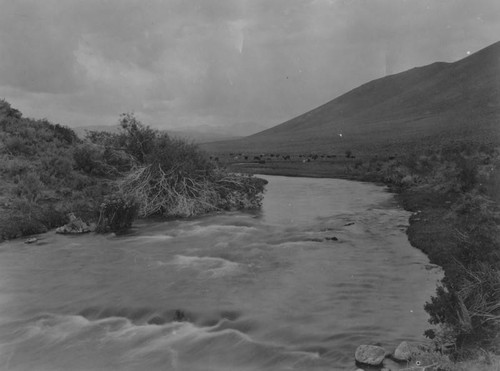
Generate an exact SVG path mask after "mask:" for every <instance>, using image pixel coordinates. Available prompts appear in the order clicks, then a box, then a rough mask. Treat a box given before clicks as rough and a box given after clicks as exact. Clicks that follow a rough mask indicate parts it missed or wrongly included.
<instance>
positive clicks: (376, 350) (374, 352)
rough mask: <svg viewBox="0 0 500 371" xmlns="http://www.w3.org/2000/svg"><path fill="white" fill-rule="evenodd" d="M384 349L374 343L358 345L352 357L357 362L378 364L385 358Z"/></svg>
mask: <svg viewBox="0 0 500 371" xmlns="http://www.w3.org/2000/svg"><path fill="white" fill-rule="evenodd" d="M385 354H386V352H385V349H384V348H382V347H379V346H376V345H360V346H359V347H358V348H357V349H356V353H355V355H354V357H355V358H356V361H357V362H359V363H364V364H366V365H372V366H378V365H380V364H381V363H382V361H383V360H384V358H385Z"/></svg>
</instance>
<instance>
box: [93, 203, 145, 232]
mask: <svg viewBox="0 0 500 371" xmlns="http://www.w3.org/2000/svg"><path fill="white" fill-rule="evenodd" d="M138 209H139V208H138V204H137V202H136V201H135V199H133V198H130V197H127V196H124V195H120V194H118V195H113V196H109V197H106V198H105V200H104V202H103V203H102V204H101V206H100V210H99V219H98V221H97V226H96V232H98V233H106V232H123V231H125V230H127V229H128V228H130V227H131V226H132V222H133V221H134V219H135V218H136V217H137V212H138Z"/></svg>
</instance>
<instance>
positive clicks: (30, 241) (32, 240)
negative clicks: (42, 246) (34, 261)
mask: <svg viewBox="0 0 500 371" xmlns="http://www.w3.org/2000/svg"><path fill="white" fill-rule="evenodd" d="M37 241H38V238H36V237H31V238H28V239H27V240H26V241H24V243H27V244H31V243H35V242H37Z"/></svg>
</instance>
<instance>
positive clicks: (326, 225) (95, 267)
mask: <svg viewBox="0 0 500 371" xmlns="http://www.w3.org/2000/svg"><path fill="white" fill-rule="evenodd" d="M263 177H264V178H266V179H268V180H269V184H268V185H267V191H266V194H265V198H264V202H263V207H262V210H260V211H259V212H252V213H243V212H230V213H223V214H218V215H211V216H206V217H201V218H195V219H186V220H177V221H162V222H160V221H142V222H138V223H136V225H135V227H134V229H133V231H132V233H130V234H127V235H125V236H115V235H93V234H87V235H82V236H62V235H56V234H55V233H53V232H49V233H47V234H44V235H41V236H39V238H40V240H39V241H38V242H37V243H36V244H31V245H27V244H24V240H13V241H9V242H4V243H2V244H0V370H6V371H10V370H12V371H14V370H15V371H18V370H23V371H24V370H26V371H32V370H36V371H58V370H61V371H62V370H64V371H67V370H71V371H72V370H78V371H80V370H81V371H83V370H85V371H97V370H99V371H102V370H143V371H149V370H172V371H174V370H182V371H211V370H213V371H225V370H227V371H229V370H231V371H243V370H252V371H255V370H269V371H271V370H272V371H281V370H308V371H316V370H329V371H330V370H354V369H356V367H355V365H354V360H353V358H354V351H355V349H356V347H357V346H358V345H360V344H374V343H378V344H381V345H384V346H387V347H388V348H391V347H394V346H395V345H397V343H398V342H399V341H401V340H422V339H423V337H422V333H423V331H424V330H425V329H426V328H428V324H427V315H426V313H425V312H424V310H423V304H424V303H425V301H427V300H428V299H429V297H430V296H431V295H432V293H433V291H434V288H435V285H436V281H437V279H438V278H440V272H439V269H437V268H436V267H434V266H431V265H430V264H429V262H428V259H427V257H426V256H425V255H424V254H422V253H421V252H420V251H419V250H417V249H414V248H412V247H411V246H410V245H409V243H408V240H407V237H406V235H405V232H404V230H405V226H406V224H407V222H408V216H409V215H408V213H407V212H405V211H404V210H402V209H401V208H399V207H398V205H397V204H396V203H395V201H394V198H393V195H391V194H390V193H388V192H387V191H386V190H385V189H384V188H383V187H380V186H377V185H373V184H369V183H360V182H352V181H346V180H338V179H311V178H287V177H278V176H263Z"/></svg>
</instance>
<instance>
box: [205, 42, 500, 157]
mask: <svg viewBox="0 0 500 371" xmlns="http://www.w3.org/2000/svg"><path fill="white" fill-rule="evenodd" d="M499 97H500V42H497V43H495V44H493V45H490V46H489V47H487V48H484V49H482V50H480V51H478V52H476V53H474V54H472V55H470V56H468V57H466V58H464V59H462V60H459V61H457V62H454V63H443V62H437V63H433V64H430V65H428V66H424V67H418V68H413V69H411V70H408V71H405V72H401V73H398V74H395V75H391V76H386V77H383V78H380V79H377V80H373V81H371V82H369V83H367V84H364V85H361V86H360V87H358V88H356V89H353V90H351V91H349V92H348V93H346V94H344V95H342V96H340V97H338V98H336V99H334V100H332V101H330V102H328V103H326V104H324V105H322V106H320V107H318V108H316V109H313V110H311V111H309V112H307V113H305V114H303V115H300V116H298V117H295V118H293V119H291V120H289V121H287V122H284V123H282V124H280V125H277V126H275V127H272V128H270V129H268V130H264V131H261V132H259V133H257V134H254V135H252V136H248V137H245V138H243V139H240V140H235V141H223V142H222V141H221V142H215V143H209V144H205V145H203V148H204V149H206V150H208V151H210V152H241V151H246V152H254V153H255V152H257V153H258V152H282V153H283V152H289V153H300V152H321V153H341V152H343V151H344V150H346V149H351V150H354V151H355V152H356V153H359V152H373V151H378V150H381V149H387V150H388V149H395V148H397V147H400V146H401V145H413V144H418V143H421V142H430V143H438V142H441V140H442V139H447V140H450V139H463V138H467V139H472V140H478V141H494V142H497V141H499V139H500V132H499V130H497V125H498V119H499V117H500V99H499ZM339 134H342V135H339Z"/></svg>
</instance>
